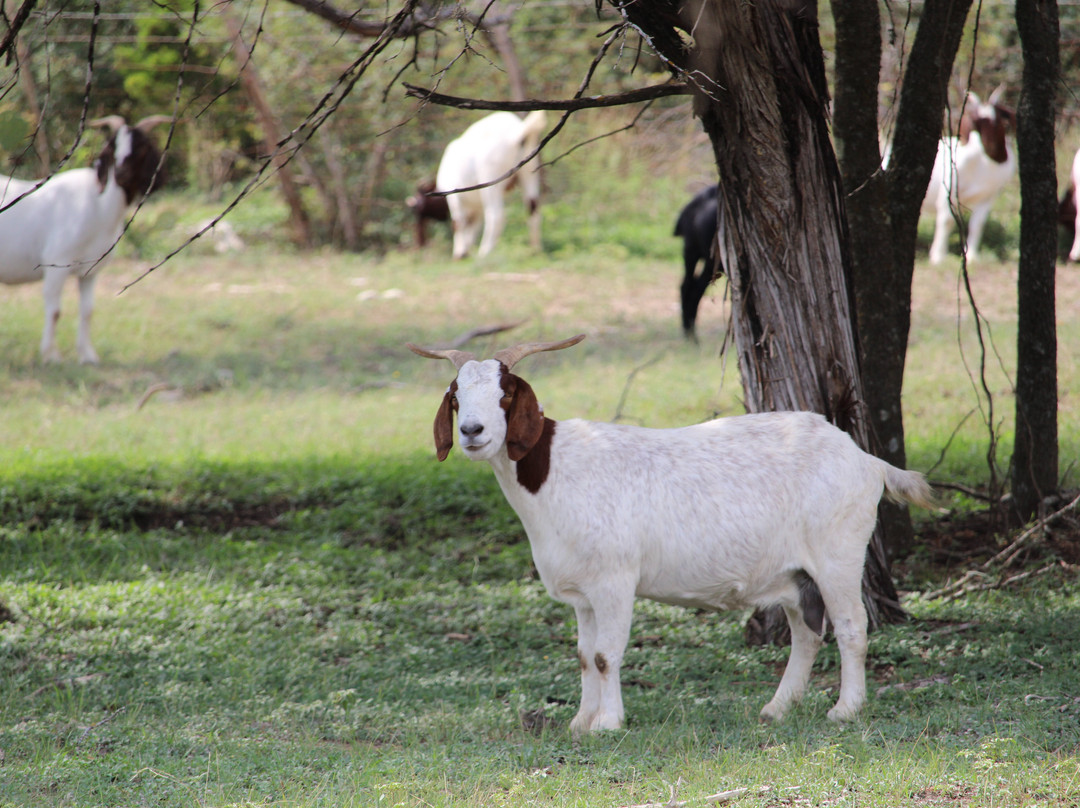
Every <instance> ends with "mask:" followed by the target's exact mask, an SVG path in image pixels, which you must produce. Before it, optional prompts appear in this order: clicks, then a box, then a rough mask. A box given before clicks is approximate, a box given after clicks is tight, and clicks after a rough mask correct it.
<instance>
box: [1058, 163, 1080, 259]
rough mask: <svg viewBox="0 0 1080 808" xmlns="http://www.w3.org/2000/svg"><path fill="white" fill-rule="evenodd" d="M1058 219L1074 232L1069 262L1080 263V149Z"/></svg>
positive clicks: (1062, 198)
mask: <svg viewBox="0 0 1080 808" xmlns="http://www.w3.org/2000/svg"><path fill="white" fill-rule="evenodd" d="M1058 218H1059V220H1060V221H1061V224H1063V225H1064V226H1065V228H1066V230H1072V233H1073V243H1072V247H1071V248H1070V250H1069V260H1070V261H1080V149H1077V151H1076V156H1075V157H1074V158H1073V164H1072V171H1071V172H1070V174H1069V187H1068V188H1067V189H1066V191H1065V193H1064V195H1063V196H1062V197H1061V204H1060V205H1059V207H1058Z"/></svg>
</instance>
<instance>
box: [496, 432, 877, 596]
mask: <svg viewBox="0 0 1080 808" xmlns="http://www.w3.org/2000/svg"><path fill="white" fill-rule="evenodd" d="M491 464H492V466H493V468H494V470H495V474H496V477H497V479H498V481H499V484H500V486H501V487H502V490H503V493H504V494H505V495H506V498H507V500H508V501H509V502H510V504H511V506H512V507H513V508H514V510H515V511H516V512H517V514H518V516H519V517H520V518H521V521H522V524H523V525H524V527H525V530H526V532H527V533H528V536H529V541H530V543H531V544H532V549H533V558H534V560H535V563H536V567H537V570H538V572H539V573H540V577H541V579H542V581H543V583H544V586H545V587H546V588H547V590H548V592H549V593H550V594H551V595H552V597H554V598H556V599H558V600H562V601H565V602H567V603H570V604H576V603H577V601H578V600H579V597H580V595H581V593H582V592H583V591H586V590H588V589H589V588H590V587H592V586H594V585H595V584H596V582H597V581H599V580H602V579H604V578H616V579H620V580H632V581H633V582H634V589H633V592H634V594H636V595H637V596H640V597H646V598H649V599H651V600H657V601H661V602H665V603H673V604H677V605H681V606H689V607H702V608H712V609H738V608H748V607H757V606H770V605H773V604H775V603H778V602H782V601H785V600H789V599H796V600H797V590H796V589H795V587H794V585H793V583H792V577H791V574H792V573H793V572H794V571H796V570H800V569H801V570H805V571H806V572H807V573H808V574H809V575H810V576H811V577H812V578H817V577H818V574H820V573H821V572H825V571H827V570H829V569H831V568H833V567H836V566H844V567H854V568H857V569H858V570H861V569H862V565H863V561H864V555H863V553H864V550H865V546H866V540H867V539H868V538H869V535H870V533H871V531H872V530H873V527H874V523H875V521H876V519H877V502H878V500H880V499H881V496H882V492H883V490H884V484H885V472H886V468H887V466H886V464H884V463H883V462H882V461H880V460H878V459H877V458H874V457H872V456H871V455H868V454H866V453H864V452H862V451H861V450H860V449H859V448H858V447H857V446H856V445H855V444H854V443H853V442H852V441H851V439H850V438H849V437H848V436H847V435H846V434H844V433H843V432H841V431H840V430H838V429H836V428H835V427H833V426H831V425H829V424H828V423H827V422H826V421H825V420H824V419H823V418H822V417H821V416H818V415H814V414H811V413H770V414H762V415H755V416H745V417H740V418H734V419H720V420H715V421H710V422H708V423H704V424H699V425H696V426H688V427H683V428H680V429H664V430H655V429H645V428H641V427H634V426H624V425H615V424H604V423H595V422H589V421H581V420H569V421H559V422H557V428H556V431H555V436H554V439H553V440H552V447H551V466H550V471H549V475H548V478H547V480H546V482H545V483H544V484H543V485H542V486H541V487H540V489H539V491H538V492H537V493H536V494H531V493H529V492H528V491H526V490H525V489H524V488H523V487H522V486H521V485H520V484H519V483H518V481H517V479H516V474H515V465H516V464H514V463H513V462H512V461H510V460H509V458H508V457H506V454H505V452H503V453H501V454H499V455H497V456H496V457H495V458H493V459H492V461H491ZM688 470H692V474H687V471H688ZM614 480H623V481H626V482H627V483H629V484H626V485H612V484H611V483H612V481H614ZM631 481H632V483H631ZM841 491H842V492H844V496H842V497H840V496H837V492H841ZM568 500H569V501H572V502H576V504H578V505H579V506H580V507H577V508H573V507H567V505H568ZM808 503H814V504H815V505H816V506H825V507H806V506H807V504H808ZM793 516H794V517H795V518H794V519H793V518H792V517H793ZM823 535H830V536H834V537H835V540H836V541H835V544H834V545H832V546H828V545H826V546H824V547H823V546H822V542H821V537H822V536H823ZM853 544H854V546H853Z"/></svg>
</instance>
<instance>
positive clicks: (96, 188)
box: [0, 115, 172, 364]
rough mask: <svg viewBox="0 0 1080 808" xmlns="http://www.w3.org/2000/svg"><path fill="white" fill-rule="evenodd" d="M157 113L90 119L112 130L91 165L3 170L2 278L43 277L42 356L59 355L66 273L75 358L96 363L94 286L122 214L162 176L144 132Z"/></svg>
mask: <svg viewBox="0 0 1080 808" xmlns="http://www.w3.org/2000/svg"><path fill="white" fill-rule="evenodd" d="M170 120H172V119H171V118H169V117H167V116H162V115H155V116H153V117H150V118H145V119H143V120H141V121H139V122H138V123H137V124H135V125H134V126H128V125H127V124H126V123H125V122H124V119H123V118H121V117H120V116H119V115H110V116H108V117H106V118H100V119H98V120H95V121H91V122H90V125H91V126H100V127H104V128H107V129H108V130H109V140H108V142H107V143H106V144H105V147H104V149H102V151H101V154H100V155H99V156H98V158H97V160H95V161H94V166H93V167H92V168H73V169H70V170H68V171H61V172H59V173H57V174H54V175H53V176H51V177H49V178H48V179H47V180H45V181H44V182H40V181H33V180H20V179H15V178H14V177H6V176H0V283H6V284H19V283H33V282H36V281H44V296H45V328H44V331H43V333H42V337H41V356H42V359H43V360H44V361H46V362H55V361H59V359H60V352H59V350H58V349H57V347H56V324H57V321H58V320H59V319H60V295H61V292H62V291H63V288H64V281H65V280H67V278H68V276H69V275H74V276H75V277H76V278H78V280H79V329H78V337H77V343H76V345H77V351H78V354H79V361H80V362H83V363H91V364H93V363H97V362H98V355H97V352H96V351H95V350H94V346H93V345H92V344H91V342H90V318H91V315H92V314H93V309H94V284H95V282H96V281H97V276H98V271H99V270H100V269H101V267H102V265H103V264H104V263H105V259H106V257H107V256H108V255H109V252H110V251H111V250H112V249H113V247H114V246H115V244H116V242H117V241H118V240H119V239H120V236H121V234H122V233H123V230H124V213H125V211H127V209H128V208H129V207H131V206H132V205H134V204H135V203H136V202H138V201H139V200H140V199H142V198H143V197H144V196H146V195H147V194H149V193H151V192H152V191H155V190H157V189H158V188H160V187H161V186H162V185H163V184H164V182H165V170H164V167H163V166H162V165H161V152H160V151H158V149H157V148H156V147H155V146H154V144H153V142H152V141H151V140H150V138H149V135H148V133H149V131H150V130H151V129H152V128H153V127H154V126H156V125H157V124H159V123H164V122H166V121H170Z"/></svg>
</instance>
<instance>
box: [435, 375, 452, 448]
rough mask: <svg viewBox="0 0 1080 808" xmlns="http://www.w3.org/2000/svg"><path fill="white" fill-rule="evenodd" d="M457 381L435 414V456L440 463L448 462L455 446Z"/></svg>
mask: <svg viewBox="0 0 1080 808" xmlns="http://www.w3.org/2000/svg"><path fill="white" fill-rule="evenodd" d="M456 390H457V381H454V383H453V384H451V385H450V387H448V388H447V390H446V395H444V396H443V400H442V404H440V405H439V411H438V412H437V413H435V456H436V457H437V458H439V461H440V462H441V461H443V460H446V456H447V455H448V454H450V449H451V447H453V445H454V403H453V402H454V393H455V391H456Z"/></svg>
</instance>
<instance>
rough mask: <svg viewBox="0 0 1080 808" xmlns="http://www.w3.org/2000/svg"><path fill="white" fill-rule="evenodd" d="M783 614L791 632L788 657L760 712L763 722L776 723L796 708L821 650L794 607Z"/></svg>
mask: <svg viewBox="0 0 1080 808" xmlns="http://www.w3.org/2000/svg"><path fill="white" fill-rule="evenodd" d="M784 614H786V615H787V619H788V625H789V626H790V628H791V654H790V655H789V656H788V663H787V667H786V668H785V669H784V675H783V676H782V677H781V679H780V684H779V686H778V687H777V688H776V693H775V694H774V695H773V697H772V700H771V701H770V702H769V703H768V704H766V705H765V706H764V707H763V708H762V709H761V715H760V718H761V720H762V721H779V720H780V719H781V718H783V717H784V713H785V712H787V709H788V707H790V706H791V705H792V704H795V703H797V702H798V701H799V699H801V698H802V695H803V693H804V692H806V685H807V684H808V683H809V681H810V671H811V670H812V669H813V667H814V659H815V658H816V657H817V652H818V649H819V648H821V642H822V640H821V635H820V634H818V633H817V632H816V631H814V630H813V629H811V628H810V627H809V626H808V625H807V624H806V621H805V620H804V619H803V611H802V609H800V608H798V607H794V606H784Z"/></svg>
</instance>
